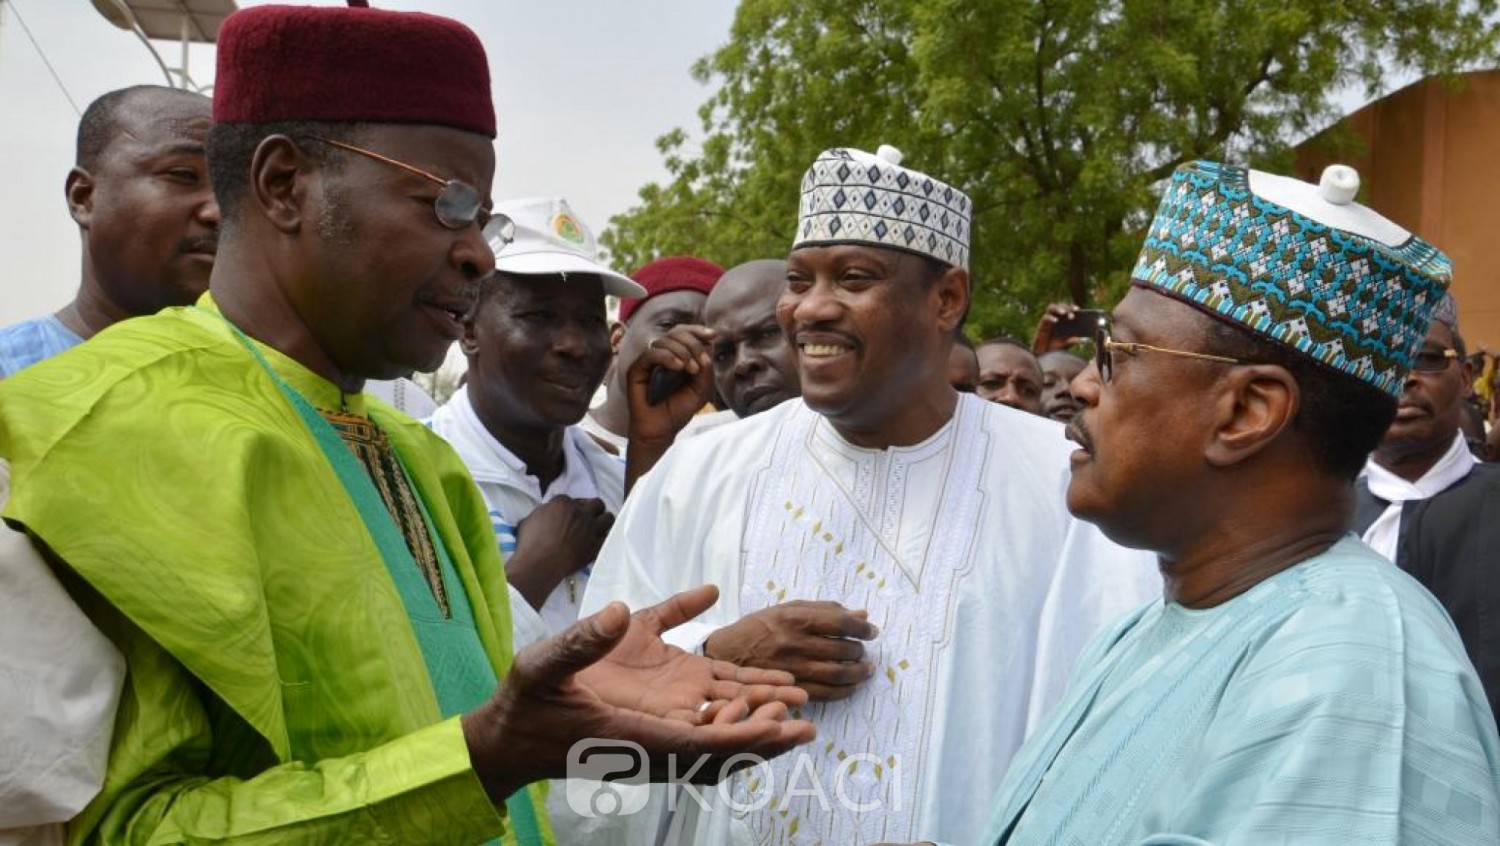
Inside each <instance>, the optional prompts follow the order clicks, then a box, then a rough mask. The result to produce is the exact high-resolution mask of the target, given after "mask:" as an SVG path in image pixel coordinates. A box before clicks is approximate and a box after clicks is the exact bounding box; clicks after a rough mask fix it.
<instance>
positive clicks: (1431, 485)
mask: <svg viewBox="0 0 1500 846" xmlns="http://www.w3.org/2000/svg"><path fill="white" fill-rule="evenodd" d="M1478 463H1479V459H1477V458H1475V457H1474V454H1473V453H1471V452H1469V442H1468V440H1467V439H1465V438H1464V433H1463V432H1459V433H1457V434H1456V435H1455V436H1454V438H1453V443H1452V444H1450V445H1449V446H1448V451H1447V452H1445V453H1443V457H1442V458H1440V459H1438V462H1437V463H1436V464H1434V465H1432V467H1431V468H1429V469H1428V470H1427V472H1426V473H1423V474H1422V477H1421V478H1420V479H1417V480H1416V481H1415V482H1408V481H1407V480H1405V479H1403V478H1401V477H1400V476H1397V475H1396V474H1395V473H1392V472H1391V471H1389V470H1387V469H1385V468H1384V467H1381V466H1380V465H1379V464H1376V463H1375V458H1374V456H1371V457H1370V458H1369V459H1368V460H1366V461H1365V470H1364V475H1365V481H1366V483H1367V484H1368V485H1369V486H1370V493H1372V494H1374V495H1375V496H1376V498H1377V499H1382V500H1385V501H1386V502H1391V503H1397V502H1406V501H1408V500H1414V499H1427V498H1428V497H1432V496H1436V495H1437V494H1440V493H1442V492H1443V491H1445V490H1447V489H1449V488H1451V487H1453V486H1454V485H1455V484H1457V483H1458V482H1459V480H1461V479H1463V477H1465V476H1467V475H1469V471H1470V470H1473V469H1474V465H1475V464H1478Z"/></svg>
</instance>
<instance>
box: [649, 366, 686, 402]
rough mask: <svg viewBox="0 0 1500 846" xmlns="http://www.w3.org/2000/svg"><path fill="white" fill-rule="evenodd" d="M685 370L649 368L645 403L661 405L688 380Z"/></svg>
mask: <svg viewBox="0 0 1500 846" xmlns="http://www.w3.org/2000/svg"><path fill="white" fill-rule="evenodd" d="M689 378H691V377H689V376H688V373H687V371H686V370H668V369H667V368H665V367H653V368H651V377H650V381H649V382H647V383H646V402H647V403H649V404H651V405H661V404H662V403H663V402H665V401H666V399H667V397H669V396H671V395H672V394H674V393H676V392H677V391H678V390H679V389H680V388H681V387H682V386H683V385H686V384H687V382H688V379H689Z"/></svg>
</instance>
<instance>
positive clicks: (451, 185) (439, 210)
mask: <svg viewBox="0 0 1500 846" xmlns="http://www.w3.org/2000/svg"><path fill="white" fill-rule="evenodd" d="M307 137H308V138H311V139H313V140H314V141H322V142H323V143H324V144H328V145H330V146H333V147H337V148H339V149H340V150H348V151H349V152H351V153H358V154H360V155H361V156H368V157H370V158H372V159H374V160H375V161H377V162H385V163H386V164H388V165H391V166H393V167H399V168H401V169H402V170H404V171H406V172H407V173H414V174H416V175H417V176H420V177H422V178H423V179H426V180H428V181H430V182H434V183H436V184H438V185H441V186H442V190H440V191H438V195H437V199H435V200H433V202H432V209H433V211H434V212H435V213H436V214H437V219H438V223H441V224H442V225H443V226H444V227H445V228H447V229H453V230H459V229H463V228H465V227H467V226H468V225H469V224H471V223H474V222H475V221H479V226H480V228H481V229H484V228H486V227H487V224H488V223H489V222H490V221H489V216H488V215H485V220H479V218H480V215H481V213H482V212H483V211H484V209H483V206H484V201H483V200H481V199H480V197H479V191H478V189H476V188H475V187H474V186H473V185H470V184H469V183H467V182H462V181H460V180H457V179H444V178H442V177H441V176H435V175H433V174H431V173H428V172H427V171H425V170H423V169H421V168H419V167H413V166H412V165H409V164H407V163H406V162H398V161H396V160H395V159H393V158H390V157H389V156H382V155H381V154H379V153H376V152H374V151H372V150H366V149H365V148H363V147H356V146H354V145H353V144H348V143H345V142H343V141H335V140H334V139H332V138H323V137H320V136H317V135H309V136H307ZM506 220H507V221H509V218H506ZM514 229H515V227H514V225H512V226H511V231H512V232H514ZM506 243H510V242H509V241H506Z"/></svg>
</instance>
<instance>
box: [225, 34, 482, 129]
mask: <svg viewBox="0 0 1500 846" xmlns="http://www.w3.org/2000/svg"><path fill="white" fill-rule="evenodd" d="M303 120H308V121H327V122H340V123H342V122H350V123H352V122H371V123H425V124H435V125H438V126H451V127H454V128H456V129H463V130H466V131H469V132H477V133H479V134H481V135H484V136H487V137H489V138H494V137H495V104H494V101H493V100H492V99H491V98H490V67H489V61H488V60H487V59H486V58H485V55H484V47H483V45H481V44H480V43H479V37H478V36H476V35H475V34H474V33H473V31H472V30H470V29H469V28H468V27H466V26H464V25H463V24H461V23H459V22H458V21H454V20H449V19H448V18H441V17H437V16H436V15H425V14H422V13H420V12H390V11H385V10H383V9H365V8H328V7H323V8H314V7H305V6H255V7H252V8H249V9H244V10H242V11H239V12H235V13H234V14H232V15H230V16H229V18H228V19H227V20H225V21H224V25H223V27H222V28H220V30H219V40H218V72H217V76H216V77H215V79H214V122H215V123H272V122H278V121H303Z"/></svg>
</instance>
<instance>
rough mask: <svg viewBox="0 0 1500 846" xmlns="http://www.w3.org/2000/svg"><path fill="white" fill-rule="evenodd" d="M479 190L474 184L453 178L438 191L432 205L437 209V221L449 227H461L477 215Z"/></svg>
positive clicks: (471, 221) (469, 222)
mask: <svg viewBox="0 0 1500 846" xmlns="http://www.w3.org/2000/svg"><path fill="white" fill-rule="evenodd" d="M480 205H481V201H480V199H479V192H478V191H477V190H475V189H474V186H472V185H470V184H468V183H466V182H459V181H458V180H456V179H454V180H451V181H449V182H448V183H447V184H446V185H444V186H443V190H442V191H439V192H438V195H437V201H436V202H435V203H433V207H434V208H435V209H436V210H437V219H438V222H439V223H441V224H443V225H444V226H446V227H448V228H449V229H463V228H464V227H465V226H468V225H469V224H471V223H473V222H474V220H475V218H477V217H478V216H479V206H480Z"/></svg>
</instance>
